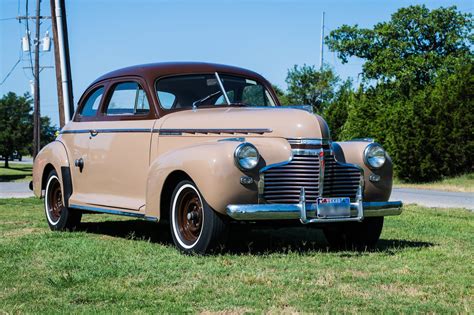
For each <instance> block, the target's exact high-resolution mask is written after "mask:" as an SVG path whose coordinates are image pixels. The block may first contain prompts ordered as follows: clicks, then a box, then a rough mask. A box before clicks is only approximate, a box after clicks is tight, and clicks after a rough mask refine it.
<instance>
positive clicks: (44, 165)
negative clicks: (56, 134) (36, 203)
mask: <svg viewBox="0 0 474 315" xmlns="http://www.w3.org/2000/svg"><path fill="white" fill-rule="evenodd" d="M51 166H52V167H53V168H54V169H55V170H56V172H57V173H58V177H59V180H60V181H61V183H64V178H63V175H64V174H63V172H62V170H63V169H62V168H63V167H65V168H67V169H69V159H68V157H67V152H66V147H65V146H64V144H63V143H62V142H60V141H57V140H56V141H53V142H51V143H49V144H48V145H46V146H45V147H44V148H43V149H41V151H40V152H39V153H38V155H37V156H36V158H35V161H34V163H33V192H34V194H35V196H36V197H39V198H41V197H43V196H42V191H43V188H44V187H43V185H42V184H43V176H44V175H45V174H44V172H45V170H49V168H50V167H51ZM46 175H47V174H46ZM62 191H63V193H64V189H62ZM63 197H64V196H63ZM63 200H66V199H63Z"/></svg>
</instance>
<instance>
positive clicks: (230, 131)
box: [153, 128, 272, 136]
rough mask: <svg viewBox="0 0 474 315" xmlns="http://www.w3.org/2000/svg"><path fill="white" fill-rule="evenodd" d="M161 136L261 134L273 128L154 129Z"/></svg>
mask: <svg viewBox="0 0 474 315" xmlns="http://www.w3.org/2000/svg"><path fill="white" fill-rule="evenodd" d="M153 132H158V133H159V134H160V135H161V136H181V135H182V134H183V133H189V134H216V135H220V134H260V135H263V134H265V133H271V132H272V130H271V129H267V128H246V129H233V128H225V129H153Z"/></svg>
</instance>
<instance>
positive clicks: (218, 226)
mask: <svg viewBox="0 0 474 315" xmlns="http://www.w3.org/2000/svg"><path fill="white" fill-rule="evenodd" d="M170 219H171V220H170V228H171V235H172V237H173V242H174V244H175V245H176V247H178V248H179V249H180V250H181V251H182V252H184V253H187V254H193V253H194V254H205V253H207V252H209V251H211V250H213V249H215V248H216V247H218V246H219V245H220V244H223V243H224V240H225V234H226V230H227V224H226V222H225V218H224V217H222V216H221V215H220V214H218V213H216V212H215V211H214V210H212V209H211V207H209V205H208V204H207V202H206V201H205V200H204V198H203V197H202V196H201V194H200V192H199V190H198V189H197V187H196V185H195V184H194V183H193V182H191V181H189V180H183V181H181V182H180V183H179V184H178V185H177V186H176V188H175V190H174V192H173V196H172V198H171V207H170Z"/></svg>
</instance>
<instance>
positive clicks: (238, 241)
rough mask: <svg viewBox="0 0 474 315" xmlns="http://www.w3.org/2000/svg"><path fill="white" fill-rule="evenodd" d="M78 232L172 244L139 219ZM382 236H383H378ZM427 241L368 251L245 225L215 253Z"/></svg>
mask: <svg viewBox="0 0 474 315" xmlns="http://www.w3.org/2000/svg"><path fill="white" fill-rule="evenodd" d="M78 231H83V232H86V233H94V234H101V235H108V236H111V237H119V238H124V239H129V240H135V241H149V242H152V243H157V244H161V245H166V246H173V241H172V238H171V234H170V230H169V226H168V225H167V224H157V223H154V222H148V221H143V220H127V221H122V220H121V221H103V222H84V223H81V225H80V227H79V228H78ZM382 236H383V235H382ZM434 245H435V244H433V243H430V242H421V241H411V240H400V239H384V238H382V239H380V240H379V242H378V243H377V247H376V248H374V249H371V250H362V251H361V250H337V249H331V248H330V247H329V245H328V243H327V242H326V239H325V237H324V234H323V233H322V231H321V230H320V229H315V228H307V227H286V228H278V229H275V228H262V227H256V228H249V227H248V226H232V227H231V229H230V233H229V237H228V240H227V243H226V246H225V247H222V248H220V249H219V250H218V251H217V252H216V253H217V254H231V255H267V254H272V253H281V254H285V253H290V252H297V253H301V254H304V253H311V252H328V253H339V255H340V256H341V257H354V256H360V255H365V254H369V253H370V252H381V253H384V254H387V255H395V254H396V253H397V252H399V251H400V250H405V249H410V248H418V249H423V248H427V247H432V246H434Z"/></svg>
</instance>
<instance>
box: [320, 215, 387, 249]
mask: <svg viewBox="0 0 474 315" xmlns="http://www.w3.org/2000/svg"><path fill="white" fill-rule="evenodd" d="M382 228H383V217H371V218H365V219H364V221H362V222H347V223H338V224H333V225H330V226H327V227H326V228H324V236H326V240H327V241H328V243H329V245H330V246H331V247H333V248H337V249H357V250H364V249H371V248H374V247H375V245H376V244H377V242H378V240H379V238H380V234H381V233H382Z"/></svg>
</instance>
